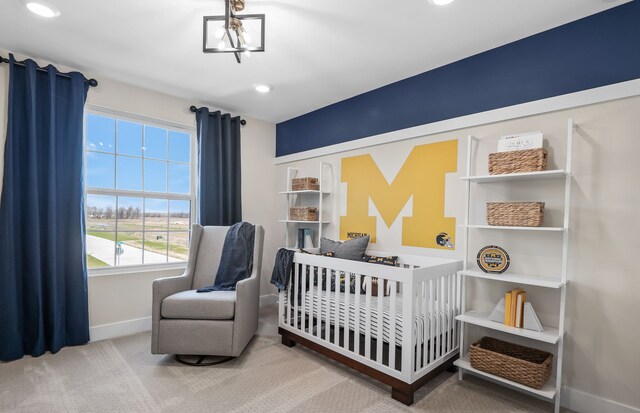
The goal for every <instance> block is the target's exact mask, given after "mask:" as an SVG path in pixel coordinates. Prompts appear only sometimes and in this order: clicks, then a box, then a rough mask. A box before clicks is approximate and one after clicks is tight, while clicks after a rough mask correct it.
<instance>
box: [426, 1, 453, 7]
mask: <svg viewBox="0 0 640 413" xmlns="http://www.w3.org/2000/svg"><path fill="white" fill-rule="evenodd" d="M431 2H432V3H433V4H435V5H436V6H446V5H447V4H451V3H453V0H431Z"/></svg>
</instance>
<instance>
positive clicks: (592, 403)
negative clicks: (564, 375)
mask: <svg viewBox="0 0 640 413" xmlns="http://www.w3.org/2000/svg"><path fill="white" fill-rule="evenodd" d="M562 406H564V407H566V408H567V409H571V410H573V411H575V412H579V413H603V412H607V413H639V412H640V409H638V408H636V407H631V406H627V405H624V404H622V403H618V402H614V401H613V400H608V399H604V398H602V397H598V396H594V395H593V394H589V393H585V392H583V391H580V390H576V389H572V388H570V387H565V388H563V389H562Z"/></svg>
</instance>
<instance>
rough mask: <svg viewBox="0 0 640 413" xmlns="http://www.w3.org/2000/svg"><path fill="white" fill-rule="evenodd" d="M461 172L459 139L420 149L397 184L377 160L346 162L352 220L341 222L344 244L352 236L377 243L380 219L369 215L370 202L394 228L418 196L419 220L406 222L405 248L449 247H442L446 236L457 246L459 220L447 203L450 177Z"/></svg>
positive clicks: (360, 158)
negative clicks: (442, 235) (451, 214)
mask: <svg viewBox="0 0 640 413" xmlns="http://www.w3.org/2000/svg"><path fill="white" fill-rule="evenodd" d="M457 169H458V141H457V140H451V141H445V142H437V143H431V144H426V145H420V146H416V147H415V148H413V150H412V151H411V153H410V154H409V157H408V158H407V160H406V161H405V163H404V165H403V166H402V168H401V169H400V172H398V174H397V175H396V177H395V179H393V182H391V184H389V182H387V180H386V179H385V177H384V176H383V175H382V173H381V172H380V169H379V168H378V166H377V165H376V163H375V162H374V160H373V158H372V157H371V155H361V156H354V157H351V158H344V159H342V178H341V180H342V182H344V183H346V184H347V215H346V216H342V217H340V239H347V238H349V237H348V234H349V233H366V234H369V235H371V242H376V224H377V218H378V217H375V216H370V215H369V199H371V201H372V202H373V204H374V205H375V206H376V208H377V209H378V212H379V213H380V217H381V218H382V219H383V221H384V223H385V224H386V226H387V228H391V225H392V224H393V223H394V222H395V220H396V219H397V217H398V215H400V212H401V211H402V209H403V208H404V206H405V205H406V204H407V202H408V201H409V200H410V199H411V197H412V196H413V216H410V217H403V218H402V245H405V246H411V247H422V248H447V247H443V246H441V245H438V244H437V243H436V236H437V235H438V234H439V233H441V232H446V233H447V234H449V235H450V236H451V241H452V242H455V228H456V219H455V218H447V217H445V216H444V201H445V175H446V174H447V173H449V172H456V171H457ZM454 245H455V244H454Z"/></svg>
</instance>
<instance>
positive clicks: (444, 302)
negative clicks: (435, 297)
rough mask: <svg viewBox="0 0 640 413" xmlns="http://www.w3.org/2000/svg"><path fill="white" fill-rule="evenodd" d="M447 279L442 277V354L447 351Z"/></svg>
mask: <svg viewBox="0 0 640 413" xmlns="http://www.w3.org/2000/svg"><path fill="white" fill-rule="evenodd" d="M448 281H449V279H448V277H442V330H443V332H442V342H443V345H442V354H447V351H448V350H449V315H448V313H447V299H448V297H449V283H448Z"/></svg>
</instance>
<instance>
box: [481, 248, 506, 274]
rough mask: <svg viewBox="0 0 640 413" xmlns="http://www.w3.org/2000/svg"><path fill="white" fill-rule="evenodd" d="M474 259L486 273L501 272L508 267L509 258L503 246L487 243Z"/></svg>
mask: <svg viewBox="0 0 640 413" xmlns="http://www.w3.org/2000/svg"><path fill="white" fill-rule="evenodd" d="M476 261H477V263H478V266H479V267H480V269H481V270H482V271H484V272H486V273H492V274H502V273H503V272H505V271H506V270H507V268H509V264H510V262H511V261H510V258H509V254H507V251H505V250H504V248H501V247H498V246H497V245H488V246H486V247H484V248H482V249H481V250H480V251H479V252H478V256H477V257H476Z"/></svg>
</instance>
